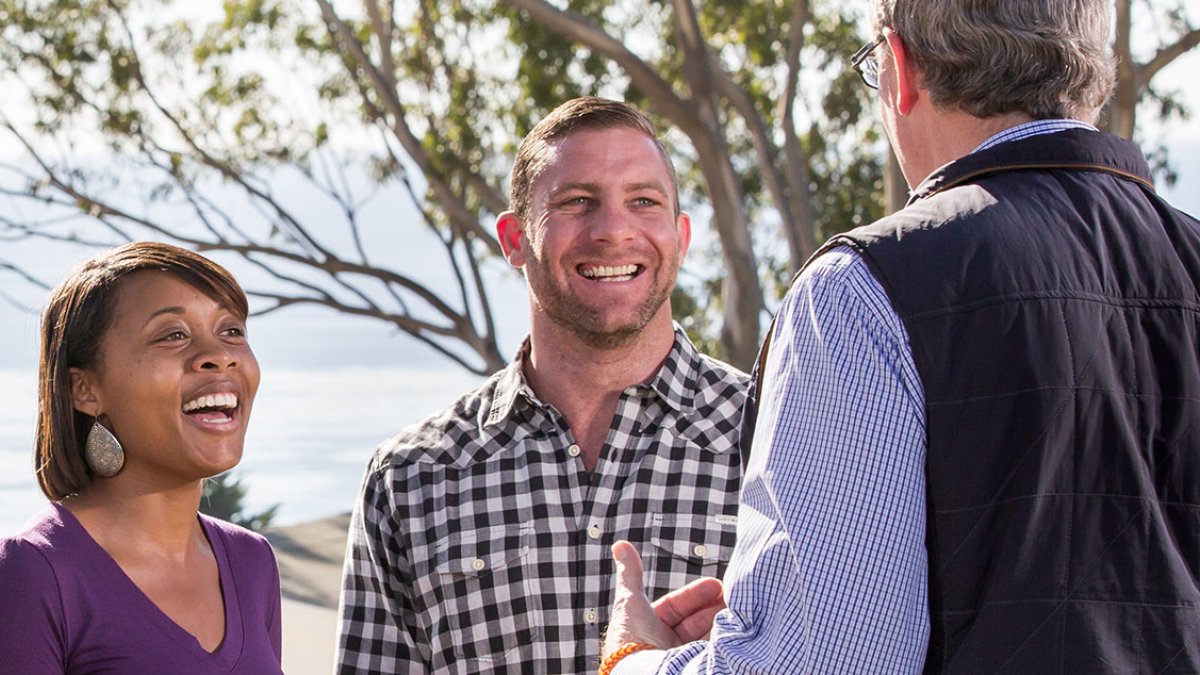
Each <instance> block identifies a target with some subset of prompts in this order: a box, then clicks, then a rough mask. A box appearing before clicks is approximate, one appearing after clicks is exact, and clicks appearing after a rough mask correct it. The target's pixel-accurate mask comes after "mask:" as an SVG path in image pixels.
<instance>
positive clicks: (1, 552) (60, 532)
mask: <svg viewBox="0 0 1200 675" xmlns="http://www.w3.org/2000/svg"><path fill="white" fill-rule="evenodd" d="M71 536H72V533H71V532H70V531H69V526H68V522H67V521H66V520H65V519H64V515H63V509H62V507H61V506H58V505H53V504H52V505H50V506H48V507H46V508H45V509H44V510H43V511H42V512H41V513H39V514H38V515H37V516H35V517H34V518H33V519H32V520H30V521H29V522H28V523H26V526H25V529H24V530H22V531H21V532H18V533H17V534H14V535H12V536H8V537H4V538H3V539H0V569H4V570H5V571H10V570H13V569H16V568H17V567H20V568H27V567H30V566H36V567H41V568H45V567H48V566H49V560H50V559H51V558H52V557H54V555H55V553H56V552H57V551H59V550H60V549H62V548H63V547H65V546H69V545H70V539H71Z"/></svg>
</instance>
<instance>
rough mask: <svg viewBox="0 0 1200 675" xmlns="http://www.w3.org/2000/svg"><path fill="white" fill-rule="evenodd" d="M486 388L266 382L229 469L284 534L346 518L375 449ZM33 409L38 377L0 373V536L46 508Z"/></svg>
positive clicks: (415, 378)
mask: <svg viewBox="0 0 1200 675" xmlns="http://www.w3.org/2000/svg"><path fill="white" fill-rule="evenodd" d="M483 379H484V378H482V377H480V376H478V375H472V374H470V373H467V372H465V371H463V370H462V369H456V368H453V367H445V368H443V369H440V370H433V369H429V370H423V369H419V368H399V367H388V368H363V367H354V368H345V369H339V370H328V371H312V372H307V371H270V372H264V374H263V381H262V384H261V386H260V387H259V391H258V396H257V398H256V399H255V402H254V411H253V416H252V419H251V421H250V430H249V432H248V433H247V436H246V450H245V454H244V455H243V458H242V462H241V464H239V465H238V467H237V468H236V469H235V475H237V476H239V477H240V478H241V479H242V483H243V485H245V486H246V488H247V494H246V501H245V505H246V508H247V509H248V510H250V511H260V510H262V509H264V508H266V507H268V506H270V505H272V504H280V509H279V512H278V514H277V516H276V520H275V522H276V523H277V524H280V525H286V524H291V523H298V522H304V521H306V520H312V519H315V518H320V517H324V516H328V515H332V514H335V513H341V512H344V511H349V510H350V509H351V508H352V506H353V501H354V498H355V495H356V494H357V492H358V485H359V482H360V480H361V479H362V474H363V469H364V468H365V467H366V463H367V460H368V459H369V458H370V456H371V452H372V450H374V448H375V446H376V445H378V444H379V443H380V442H381V441H383V440H384V439H386V438H387V437H389V436H391V435H392V434H394V433H396V432H397V431H399V430H400V429H401V428H403V427H404V426H406V425H408V424H411V423H413V422H416V421H419V420H420V419H422V418H424V417H426V416H427V415H429V414H430V413H433V412H435V411H436V410H438V409H440V408H442V407H445V406H446V405H448V404H449V403H450V402H451V401H453V400H454V399H455V398H456V397H458V395H459V394H461V393H463V392H466V391H468V390H470V389H472V388H474V387H476V386H478V385H479V384H480V383H481V382H482V381H483ZM36 406H37V387H36V373H35V372H24V371H21V372H17V371H0V536H6V535H9V534H12V533H14V532H17V531H19V530H20V529H21V526H22V524H23V523H24V522H25V521H27V520H28V519H29V518H30V517H31V516H33V515H35V514H36V513H38V512H39V511H40V510H41V509H42V508H43V507H44V506H45V504H46V500H45V497H43V496H42V494H41V492H40V491H39V490H38V487H37V483H36V481H35V480H34V478H33V428H34V418H35V414H36Z"/></svg>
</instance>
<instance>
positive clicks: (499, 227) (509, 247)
mask: <svg viewBox="0 0 1200 675" xmlns="http://www.w3.org/2000/svg"><path fill="white" fill-rule="evenodd" d="M496 238H497V239H499V240H500V250H502V251H504V259H505V260H507V261H508V264H509V265H512V266H513V267H523V266H524V265H525V254H526V251H525V247H526V246H527V245H528V244H529V241H528V239H526V238H525V225H524V224H523V223H522V222H521V219H520V218H518V217H517V214H516V213H514V212H512V211H505V212H504V213H501V214H500V215H499V216H496Z"/></svg>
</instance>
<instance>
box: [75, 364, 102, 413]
mask: <svg viewBox="0 0 1200 675" xmlns="http://www.w3.org/2000/svg"><path fill="white" fill-rule="evenodd" d="M69 372H70V374H71V402H72V403H73V404H74V406H75V409H76V410H78V411H79V412H81V413H83V414H85V415H91V416H92V417H95V416H96V415H97V414H98V413H99V412H100V400H99V399H98V398H97V396H96V391H95V376H94V375H93V374H92V373H91V372H89V371H86V370H83V369H82V368H72V369H71V370H70V371H69Z"/></svg>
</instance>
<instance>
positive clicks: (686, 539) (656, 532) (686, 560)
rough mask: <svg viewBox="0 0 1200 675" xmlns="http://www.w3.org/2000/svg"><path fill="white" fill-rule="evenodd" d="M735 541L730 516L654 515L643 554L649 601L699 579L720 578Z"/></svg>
mask: <svg viewBox="0 0 1200 675" xmlns="http://www.w3.org/2000/svg"><path fill="white" fill-rule="evenodd" d="M736 539H737V519H736V517H734V516H722V515H703V514H668V513H656V514H654V516H653V518H652V520H651V528H650V537H649V541H648V542H647V544H648V546H646V547H645V548H644V551H645V553H644V554H643V565H644V567H645V570H646V582H647V586H648V588H647V591H648V592H650V593H651V595H650V597H651V598H657V597H659V596H661V595H663V594H664V593H667V592H670V591H673V590H675V589H677V588H679V587H680V586H683V585H684V584H686V583H687V582H689V581H692V580H693V579H697V578H699V577H717V578H720V577H721V576H723V575H724V574H725V567H726V566H727V565H728V564H729V557H730V555H732V553H733V545H734V542H735V540H736Z"/></svg>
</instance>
